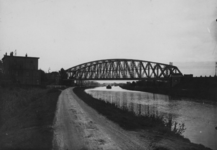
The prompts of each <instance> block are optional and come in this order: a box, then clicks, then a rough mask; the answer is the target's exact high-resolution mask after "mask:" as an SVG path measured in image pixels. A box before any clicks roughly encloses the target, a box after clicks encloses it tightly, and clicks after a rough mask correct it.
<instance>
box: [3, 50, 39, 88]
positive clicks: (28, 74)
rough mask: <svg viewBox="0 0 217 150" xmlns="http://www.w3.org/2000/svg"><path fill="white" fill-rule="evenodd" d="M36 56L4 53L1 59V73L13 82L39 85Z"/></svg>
mask: <svg viewBox="0 0 217 150" xmlns="http://www.w3.org/2000/svg"><path fill="white" fill-rule="evenodd" d="M38 59H39V58H38V57H28V56H27V55H26V56H25V57H22V56H13V53H11V54H10V55H9V56H8V55H7V54H6V55H5V56H4V57H3V59H2V61H3V74H4V76H5V78H6V79H7V80H10V81H11V82H13V83H18V84H25V85H39V84H40V79H41V77H40V72H39V71H38Z"/></svg>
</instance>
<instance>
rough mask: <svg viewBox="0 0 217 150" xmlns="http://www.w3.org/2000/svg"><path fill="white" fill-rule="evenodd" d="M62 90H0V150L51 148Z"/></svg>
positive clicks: (39, 149) (40, 149)
mask: <svg viewBox="0 0 217 150" xmlns="http://www.w3.org/2000/svg"><path fill="white" fill-rule="evenodd" d="M59 94H60V91H58V90H47V89H40V88H18V87H16V88H1V87H0V149H1V150H2V149H7V150H21V149H22V150H27V149H28V150H36V149H37V150H44V149H46V150H49V149H52V138H53V131H52V124H53V119H54V116H55V110H56V104H57V100H58V96H59Z"/></svg>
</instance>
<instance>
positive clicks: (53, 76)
mask: <svg viewBox="0 0 217 150" xmlns="http://www.w3.org/2000/svg"><path fill="white" fill-rule="evenodd" d="M47 78H48V80H49V81H51V83H50V84H56V85H58V84H59V81H60V75H59V73H58V72H51V73H47Z"/></svg>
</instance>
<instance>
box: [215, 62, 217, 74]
mask: <svg viewBox="0 0 217 150" xmlns="http://www.w3.org/2000/svg"><path fill="white" fill-rule="evenodd" d="M215 76H217V62H215Z"/></svg>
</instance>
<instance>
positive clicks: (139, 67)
mask: <svg viewBox="0 0 217 150" xmlns="http://www.w3.org/2000/svg"><path fill="white" fill-rule="evenodd" d="M66 72H67V73H68V75H69V78H71V79H74V80H142V79H160V80H164V79H169V78H170V77H173V76H174V75H178V76H182V73H181V71H180V70H179V69H178V68H177V67H176V66H173V65H167V64H163V63H157V62H150V61H143V60H134V59H105V60H97V61H92V62H87V63H84V64H80V65H77V66H74V67H71V68H69V69H67V70H66Z"/></svg>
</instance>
